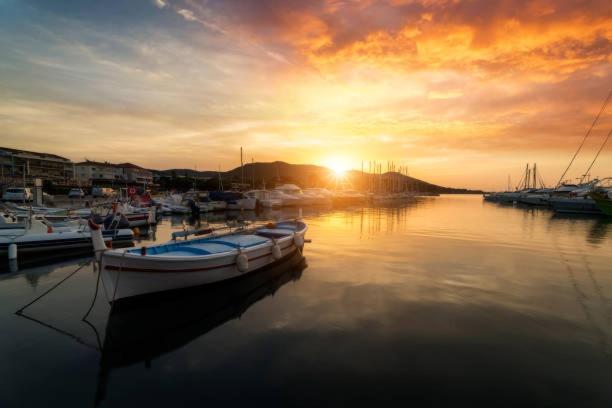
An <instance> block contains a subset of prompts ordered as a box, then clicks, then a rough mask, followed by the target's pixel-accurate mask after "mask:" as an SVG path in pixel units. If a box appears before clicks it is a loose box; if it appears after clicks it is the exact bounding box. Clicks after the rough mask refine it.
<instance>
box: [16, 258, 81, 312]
mask: <svg viewBox="0 0 612 408" xmlns="http://www.w3.org/2000/svg"><path fill="white" fill-rule="evenodd" d="M90 263H91V260H89V261H87V262H85V263H83V264H81V265H80V266H79V267H78V268H76V269H75V270H74V271H73V272H71V273H70V274H69V275H68V276H66V277H65V278H64V279H62V280H61V281H59V282H58V283H56V284H55V285H53V286H52V287H51V288H50V289H49V290H47V291H46V292H45V293H43V294H42V295H40V296H38V297H37V298H36V299H34V300H32V301H31V302H30V303H28V304H27V305H25V306H23V307H22V308H21V309H19V310H17V311H16V312H15V314H17V315H22V314H23V311H24V310H25V309H26V308H28V307H30V306H32V305H33V304H34V303H36V302H38V301H39V300H40V299H41V298H43V297H44V296H46V295H47V294H49V293H50V292H51V291H53V290H54V289H55V288H57V287H58V286H59V285H61V284H62V283H64V282H66V281H67V280H68V279H69V278H70V277H71V276H73V275H74V274H75V273H77V272H78V271H80V270H81V269H83V267H84V266H85V265H89V264H90Z"/></svg>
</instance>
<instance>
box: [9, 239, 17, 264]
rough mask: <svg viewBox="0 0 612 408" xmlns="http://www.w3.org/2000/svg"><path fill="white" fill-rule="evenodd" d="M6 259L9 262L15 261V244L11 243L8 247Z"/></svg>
mask: <svg viewBox="0 0 612 408" xmlns="http://www.w3.org/2000/svg"><path fill="white" fill-rule="evenodd" d="M8 258H9V260H10V261H13V260H15V259H17V244H15V243H12V244H10V245H9V247H8Z"/></svg>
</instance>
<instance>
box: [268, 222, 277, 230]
mask: <svg viewBox="0 0 612 408" xmlns="http://www.w3.org/2000/svg"><path fill="white" fill-rule="evenodd" d="M266 228H269V229H272V228H276V224H275V223H273V222H269V223H267V224H266Z"/></svg>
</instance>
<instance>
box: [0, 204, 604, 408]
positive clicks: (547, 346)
mask: <svg viewBox="0 0 612 408" xmlns="http://www.w3.org/2000/svg"><path fill="white" fill-rule="evenodd" d="M295 216H297V210H286V211H285V210H283V211H270V212H266V213H263V214H259V215H257V216H256V215H254V214H250V213H245V214H240V213H235V214H231V215H230V218H231V219H232V220H235V219H247V220H251V221H254V222H256V221H257V220H260V221H263V220H274V219H282V218H287V217H295ZM303 216H304V219H305V220H306V221H307V223H308V225H309V231H308V233H307V237H308V238H310V239H312V243H310V244H307V246H306V249H305V257H306V263H305V264H300V263H299V260H295V263H294V264H292V266H290V267H283V268H281V269H279V270H278V271H271V272H270V273H269V274H268V275H261V276H259V277H258V278H257V279H258V280H257V281H253V282H249V283H248V284H247V283H245V284H244V285H243V286H241V287H240V288H232V289H231V292H230V291H224V290H219V291H216V292H212V291H211V292H203V293H200V294H198V295H197V296H196V297H194V298H187V297H185V298H182V299H180V300H178V301H176V302H174V303H168V304H166V303H161V304H158V305H155V306H151V307H147V308H143V309H141V310H138V311H137V312H133V313H131V314H125V315H116V314H115V315H113V316H112V317H111V318H109V316H108V312H109V307H108V305H107V304H106V303H105V302H104V294H103V293H101V294H100V295H99V297H100V298H99V299H98V301H97V302H96V305H95V307H94V309H93V312H92V315H91V318H90V320H91V321H92V323H93V324H94V326H95V327H96V328H97V329H98V331H99V334H100V341H101V343H102V345H103V349H104V353H103V354H102V357H101V355H100V354H99V353H98V352H97V351H96V350H95V349H92V348H90V347H87V346H84V345H83V344H79V343H78V342H76V341H74V340H75V338H76V339H77V340H79V341H81V342H82V343H86V344H88V345H92V346H94V347H95V346H96V345H97V339H96V337H95V335H94V332H93V331H92V330H91V328H90V327H88V326H86V325H85V324H83V323H81V322H80V318H81V316H82V315H83V314H84V313H85V311H86V310H87V308H88V307H89V304H90V303H91V301H92V296H93V293H94V289H95V281H96V273H95V272H94V271H93V269H92V267H91V265H88V266H86V267H85V268H84V269H83V271H81V272H79V273H77V274H76V275H75V276H74V277H73V278H71V279H70V280H68V281H67V282H66V283H65V284H63V285H62V286H61V287H60V288H58V289H57V290H56V291H54V292H52V294H50V295H49V296H47V297H45V298H43V300H41V301H40V302H38V303H36V304H34V305H33V306H32V307H31V308H29V309H27V313H28V315H29V316H33V317H35V318H37V319H39V320H42V321H44V322H45V323H46V324H49V325H53V326H55V327H57V328H61V330H64V331H66V332H69V333H70V334H71V335H72V336H73V337H69V336H67V335H66V333H61V332H59V331H57V330H53V329H50V328H48V327H44V326H42V325H40V324H38V323H35V322H32V321H30V320H26V319H24V318H20V317H18V316H15V315H14V314H13V312H14V311H15V310H17V309H18V308H19V307H20V306H22V305H24V304H26V303H27V302H28V301H30V300H31V299H33V298H35V297H36V296H37V295H39V294H40V293H42V292H43V291H44V290H46V289H47V288H49V287H51V286H52V285H53V284H55V283H56V282H59V280H61V279H62V278H63V277H65V276H67V274H68V273H70V272H72V271H73V270H74V269H75V268H76V267H77V266H78V265H79V264H80V263H83V262H85V261H87V259H80V260H72V261H64V262H60V263H57V264H54V265H49V266H42V267H35V268H29V269H24V270H22V271H20V272H18V273H12V274H4V275H0V305H1V306H2V314H1V315H0V325H2V328H3V329H2V332H3V333H10V335H9V336H0V351H1V353H2V355H3V362H4V363H3V364H2V366H1V368H0V375H2V378H4V379H5V380H4V381H3V382H2V385H1V386H0V387H1V389H0V402H3V401H6V402H7V403H8V405H7V404H0V405H3V406H11V405H14V404H15V403H16V401H27V403H26V402H24V404H25V405H34V404H45V403H48V402H49V398H52V399H53V398H55V399H56V400H57V401H60V400H62V401H71V403H69V404H68V405H74V406H87V405H93V404H94V402H95V401H97V403H99V404H101V405H102V406H122V405H133V404H135V403H138V404H142V403H147V404H149V405H151V404H152V405H166V404H172V403H173V401H174V400H175V399H176V398H177V395H180V396H181V397H180V398H181V400H182V401H183V402H185V403H189V402H192V403H195V402H212V403H235V404H238V403H245V402H247V403H248V402H250V403H253V402H256V403H276V404H284V403H287V402H290V401H295V397H296V395H298V396H299V398H300V401H301V402H300V404H303V405H311V404H312V405H315V406H318V405H322V404H329V403H336V404H341V403H342V404H346V403H351V404H356V405H368V404H376V403H390V402H391V401H393V402H397V401H413V402H417V403H421V404H443V405H446V404H450V405H455V404H457V405H462V404H467V403H486V404H488V405H490V406H493V405H499V404H496V402H499V401H500V399H501V400H503V402H504V403H503V404H501V405H514V406H521V405H525V404H530V403H531V404H546V405H551V406H561V405H566V406H586V405H600V404H601V405H605V404H609V403H610V402H612V391H611V389H610V387H609V383H610V381H611V380H612V364H611V362H612V360H611V357H612V355H611V352H612V349H611V339H612V337H611V336H612V314H611V312H612V302H611V299H612V274H611V272H612V267H611V265H612V235H611V230H612V222H611V221H610V220H607V219H605V218H581V217H559V216H555V215H553V214H552V212H550V211H548V210H543V209H536V210H534V209H528V208H519V207H513V206H500V205H497V204H491V203H483V202H482V199H481V197H479V196H443V197H431V198H421V199H419V200H418V201H417V202H412V203H404V204H398V205H396V206H385V207H365V208H359V207H357V208H311V209H304V211H303ZM204 218H205V217H203V220H202V221H201V222H202V223H205V222H206V220H205V219H204ZM226 221H227V216H226V215H215V216H212V217H210V218H209V219H208V222H209V223H210V225H217V226H221V225H225V223H226ZM185 222H187V223H188V222H189V220H185V219H183V218H179V217H176V218H171V217H169V218H165V219H164V220H163V222H162V223H160V225H159V226H158V228H157V231H156V234H155V237H154V240H155V241H156V242H163V241H165V240H167V239H168V237H169V236H170V233H171V232H172V231H176V230H180V229H181V228H182V227H183V223H185ZM150 241H151V239H149V238H147V239H143V240H142V243H143V244H146V245H150ZM32 387H35V389H36V390H37V391H38V392H36V393H29V392H28V390H29V389H31V388H32ZM75 390H76V391H75ZM236 390H240V391H239V392H236ZM50 396H52V397H50Z"/></svg>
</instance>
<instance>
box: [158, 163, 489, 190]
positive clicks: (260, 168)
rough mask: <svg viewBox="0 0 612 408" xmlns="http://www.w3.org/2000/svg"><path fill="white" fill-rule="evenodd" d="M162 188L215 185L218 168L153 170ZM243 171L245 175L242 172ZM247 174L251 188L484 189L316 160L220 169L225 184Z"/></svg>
mask: <svg viewBox="0 0 612 408" xmlns="http://www.w3.org/2000/svg"><path fill="white" fill-rule="evenodd" d="M152 172H153V173H154V176H155V178H156V179H157V180H158V181H159V183H160V185H161V186H162V188H177V189H187V188H191V187H193V184H194V183H196V185H197V187H198V188H202V189H216V188H218V185H219V172H217V171H196V170H192V169H168V170H152ZM243 172H244V176H243ZM243 177H244V183H245V185H247V184H248V187H249V188H250V186H251V185H253V184H254V186H255V187H256V188H261V187H263V186H266V187H267V188H272V187H274V186H276V185H278V184H284V183H294V184H297V185H299V186H301V187H327V188H330V189H334V188H353V189H358V190H362V191H374V190H391V189H396V190H401V189H406V190H409V191H415V192H430V193H440V194H460V193H481V191H474V190H467V189H461V188H451V187H444V186H438V185H436V184H432V183H428V182H426V181H423V180H419V179H416V178H414V177H409V176H405V175H402V174H400V173H395V172H388V173H384V174H379V175H374V174H368V173H363V174H362V173H361V172H360V171H354V170H353V171H350V172H348V173H347V174H346V176H345V177H343V178H342V179H338V178H337V177H335V175H334V173H333V171H332V170H330V169H328V168H326V167H322V166H316V165H313V164H290V163H286V162H282V161H275V162H270V163H248V164H245V165H244V168H243V169H241V168H240V167H236V168H235V169H232V170H229V171H226V172H221V179H222V181H223V185H224V187H225V188H230V186H231V185H232V184H234V185H238V184H240V182H241V179H242V178H243ZM246 187H247V186H245V188H246Z"/></svg>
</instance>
